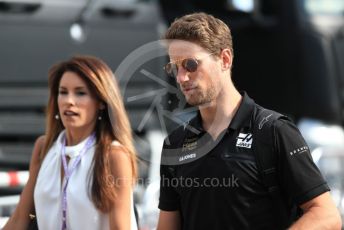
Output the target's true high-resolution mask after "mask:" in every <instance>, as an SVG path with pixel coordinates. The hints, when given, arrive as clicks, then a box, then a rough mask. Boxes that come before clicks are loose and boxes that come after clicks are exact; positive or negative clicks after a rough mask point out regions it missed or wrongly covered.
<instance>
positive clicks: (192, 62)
mask: <svg viewBox="0 0 344 230" xmlns="http://www.w3.org/2000/svg"><path fill="white" fill-rule="evenodd" d="M182 65H183V68H184V69H186V70H187V71H188V72H190V73H192V72H195V71H196V70H197V67H198V62H197V60H196V59H192V58H188V59H185V60H183V62H182Z"/></svg>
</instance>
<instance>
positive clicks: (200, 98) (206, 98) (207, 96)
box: [186, 84, 216, 106]
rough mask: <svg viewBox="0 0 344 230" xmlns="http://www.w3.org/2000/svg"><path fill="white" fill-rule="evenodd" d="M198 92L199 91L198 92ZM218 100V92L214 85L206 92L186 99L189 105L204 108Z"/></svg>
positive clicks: (200, 92)
mask: <svg viewBox="0 0 344 230" xmlns="http://www.w3.org/2000/svg"><path fill="white" fill-rule="evenodd" d="M196 91H197V90H196ZM215 98H216V90H215V87H214V85H213V84H211V85H210V86H209V87H208V88H207V90H206V91H202V90H199V92H195V93H194V94H192V95H190V97H188V98H186V101H187V102H188V104H189V105H192V106H202V105H207V104H209V103H210V102H212V101H213V100H214V99H215Z"/></svg>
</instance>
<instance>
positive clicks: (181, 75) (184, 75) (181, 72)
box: [176, 67, 189, 84]
mask: <svg viewBox="0 0 344 230" xmlns="http://www.w3.org/2000/svg"><path fill="white" fill-rule="evenodd" d="M176 80H177V82H178V83H179V84H181V83H183V82H186V81H188V80H189V73H188V71H186V70H185V69H184V68H182V67H180V68H178V72H177V76H176Z"/></svg>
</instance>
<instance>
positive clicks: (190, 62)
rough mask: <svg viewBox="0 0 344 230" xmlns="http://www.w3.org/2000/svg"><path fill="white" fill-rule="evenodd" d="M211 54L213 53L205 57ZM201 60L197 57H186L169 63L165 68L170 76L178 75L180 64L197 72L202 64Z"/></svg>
mask: <svg viewBox="0 0 344 230" xmlns="http://www.w3.org/2000/svg"><path fill="white" fill-rule="evenodd" d="M210 55H212V53H211V54H209V55H207V56H205V57H203V58H206V57H208V56H210ZM200 61H201V60H200V59H196V58H185V59H183V60H180V61H176V62H169V63H167V64H166V65H165V67H164V69H165V71H166V74H167V75H168V76H171V77H176V76H177V74H178V69H179V67H178V65H180V66H182V67H183V68H184V69H185V70H186V71H188V72H190V73H193V72H196V70H197V68H198V65H199V64H200ZM179 63H180V64H179Z"/></svg>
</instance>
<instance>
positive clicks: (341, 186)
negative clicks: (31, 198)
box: [0, 0, 344, 230]
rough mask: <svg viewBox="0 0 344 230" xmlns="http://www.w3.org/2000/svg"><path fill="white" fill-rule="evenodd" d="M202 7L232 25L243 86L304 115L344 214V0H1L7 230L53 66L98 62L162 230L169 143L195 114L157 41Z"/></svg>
mask: <svg viewBox="0 0 344 230" xmlns="http://www.w3.org/2000/svg"><path fill="white" fill-rule="evenodd" d="M199 11H205V12H208V13H211V14H213V15H214V16H217V17H219V18H221V19H223V20H224V21H225V22H226V23H228V25H229V26H230V28H231V30H232V34H233V43H234V66H233V80H234V83H235V85H236V86H237V88H238V89H241V90H245V91H247V92H248V94H249V95H250V96H251V97H252V98H254V99H255V101H256V102H257V103H258V104H261V105H263V106H264V107H267V108H270V109H274V110H277V111H279V112H282V113H284V114H287V115H289V116H290V117H292V118H293V119H294V121H295V122H296V123H297V124H298V127H299V128H300V130H301V132H302V134H303V135H304V137H305V139H306V141H307V143H308V144H309V146H310V148H311V150H312V155H313V159H314V160H315V162H316V163H317V165H318V166H319V168H320V169H321V171H322V172H323V173H324V175H325V177H326V178H327V180H328V182H329V184H330V187H331V189H332V191H331V193H332V195H333V197H334V199H335V202H336V204H337V206H338V208H339V209H340V210H341V213H342V216H344V131H343V126H344V0H226V1H224V0H217V1H212V2H211V3H210V1H196V0H183V1H182V0H174V1H168V0H160V1H158V0H73V1H70V0H15V1H12V0H0V216H1V217H0V227H1V226H2V225H3V224H4V222H5V221H6V219H7V218H8V216H9V215H10V214H11V213H12V212H13V210H14V208H15V206H16V204H17V202H18V200H19V194H20V192H21V190H22V188H23V186H24V185H25V183H26V181H27V178H28V171H27V170H28V167H29V161H30V157H31V151H32V147H33V142H34V140H35V139H36V138H37V137H38V136H39V135H41V134H43V133H44V127H45V124H44V123H45V120H44V114H45V105H46V103H47V97H48V91H47V72H48V69H49V68H50V67H51V65H53V64H54V63H56V62H58V61H61V60H65V59H67V58H69V57H70V56H72V55H74V54H90V55H95V56H98V57H100V58H101V59H103V60H104V61H105V62H106V63H107V64H109V66H110V67H111V68H112V70H113V71H114V72H115V75H116V77H117V79H118V80H119V82H120V86H121V90H122V94H123V97H124V101H125V104H126V108H127V110H128V114H129V117H130V120H131V124H132V127H133V130H134V137H135V145H136V148H137V150H138V154H139V157H140V162H139V173H140V176H139V180H138V185H137V187H136V189H135V202H136V205H137V208H138V212H139V215H140V228H141V230H148V229H154V227H155V226H156V222H157V215H158V208H157V206H158V194H159V160H160V151H161V147H162V142H163V139H164V137H165V136H166V134H167V133H168V132H169V130H171V129H173V128H174V127H176V125H178V123H181V122H182V121H183V120H185V119H188V118H189V117H190V116H192V113H191V114H190V113H182V111H181V110H180V108H181V107H183V106H184V105H185V101H183V97H182V96H181V95H180V93H178V90H177V88H176V85H175V83H174V82H173V80H172V79H168V77H167V76H166V75H165V74H164V72H163V66H164V64H165V63H166V62H167V60H168V59H167V56H166V53H164V52H163V51H162V48H161V47H159V45H158V44H157V42H155V41H157V40H158V39H160V38H161V36H162V34H163V33H164V31H165V30H166V28H167V27H168V26H169V24H170V23H171V22H172V21H173V20H174V18H176V17H179V16H182V15H184V14H186V13H191V12H199ZM174 112H177V113H178V115H180V116H178V118H180V119H177V120H176V119H173V118H174V117H175V116H172V115H173V113H174Z"/></svg>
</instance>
